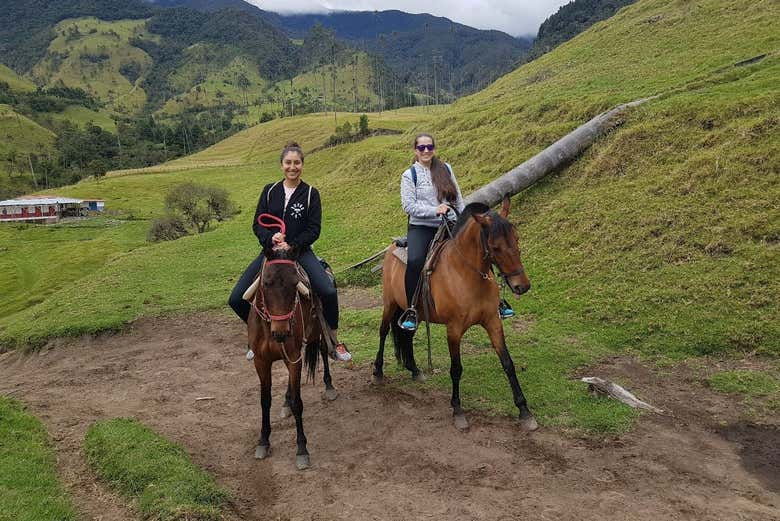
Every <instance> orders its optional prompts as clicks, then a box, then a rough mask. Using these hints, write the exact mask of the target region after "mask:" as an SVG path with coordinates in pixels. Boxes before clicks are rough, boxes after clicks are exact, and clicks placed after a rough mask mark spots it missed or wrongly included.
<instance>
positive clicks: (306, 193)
mask: <svg viewBox="0 0 780 521" xmlns="http://www.w3.org/2000/svg"><path fill="white" fill-rule="evenodd" d="M261 213H270V214H271V215H275V216H276V217H279V218H281V219H283V220H284V224H285V226H286V227H287V231H286V237H285V240H286V241H287V244H289V245H290V246H292V247H293V248H295V249H296V250H298V251H299V252H301V253H302V252H304V251H306V250H309V249H311V245H312V244H314V241H316V240H317V238H318V237H319V236H320V228H321V227H322V205H321V204H320V193H319V192H318V191H317V189H316V188H313V187H310V186H309V185H308V184H306V183H304V182H303V181H301V182H300V183H299V184H298V187H297V188H296V189H295V192H293V194H292V196H291V197H290V201H289V202H288V203H287V209H285V208H284V186H283V185H282V181H277V182H276V183H271V184H267V185H265V187H264V188H263V193H261V194H260V200H259V201H258V202H257V211H255V218H254V219H253V220H252V231H253V232H255V235H256V236H257V238H258V240H259V241H260V245H261V246H262V247H263V249H269V250H270V249H271V248H272V247H273V242H272V241H271V237H273V236H274V234H275V233H277V232H279V228H278V227H274V228H264V227H262V226H260V225H259V224H257V217H258V216H259V215H260V214H261Z"/></svg>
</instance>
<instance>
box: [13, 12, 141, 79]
mask: <svg viewBox="0 0 780 521" xmlns="http://www.w3.org/2000/svg"><path fill="white" fill-rule="evenodd" d="M153 13H154V8H153V7H151V6H150V5H149V4H147V3H146V2H142V1H141V0H57V1H55V2H52V1H49V0H5V1H3V5H2V8H0V61H2V63H4V64H6V65H8V66H9V67H11V68H12V69H14V70H16V71H17V72H27V71H28V70H29V69H30V68H32V66H33V65H34V64H35V62H37V61H38V60H40V59H41V58H42V57H43V56H44V55H45V54H46V49H47V47H48V45H49V43H50V42H51V40H52V39H53V34H52V28H53V26H54V25H56V24H57V23H58V22H60V21H62V20H65V19H66V18H78V17H83V16H95V17H97V18H100V19H101V20H108V21H111V20H123V19H139V18H147V17H149V16H151V15H152V14H153Z"/></svg>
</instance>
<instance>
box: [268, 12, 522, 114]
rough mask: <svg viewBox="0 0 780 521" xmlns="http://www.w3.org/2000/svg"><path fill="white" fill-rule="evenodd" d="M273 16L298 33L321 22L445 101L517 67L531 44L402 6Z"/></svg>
mask: <svg viewBox="0 0 780 521" xmlns="http://www.w3.org/2000/svg"><path fill="white" fill-rule="evenodd" d="M269 20H270V21H271V22H272V23H275V24H277V26H278V27H280V28H284V29H285V30H286V31H287V32H288V33H289V34H290V35H291V36H293V37H296V36H298V35H300V34H303V33H305V32H306V31H308V30H309V28H310V27H312V26H313V25H315V24H321V25H322V26H324V27H328V28H331V29H333V31H334V32H335V34H336V36H337V37H338V38H341V39H343V40H346V41H347V42H349V43H350V45H354V46H356V47H358V48H360V49H363V50H366V51H368V52H370V53H373V54H378V55H379V56H382V58H383V59H384V60H385V62H386V63H387V64H388V66H389V67H390V68H391V69H392V70H393V71H395V72H396V74H397V75H398V76H399V77H400V79H401V81H402V83H403V84H404V85H407V84H410V85H414V86H416V88H417V89H419V90H421V91H424V92H427V93H428V94H429V95H430V96H431V97H433V98H436V99H438V100H439V101H442V100H443V99H446V98H447V97H449V96H451V95H455V96H459V95H462V94H467V93H470V92H474V91H475V90H478V89H479V88H482V87H484V86H485V85H487V84H488V83H490V82H491V81H492V80H493V79H495V78H497V77H498V76H500V75H501V74H504V73H506V72H508V71H510V70H512V69H513V68H514V67H515V66H516V63H517V61H518V60H521V59H522V57H523V56H524V55H525V53H526V51H527V49H528V48H529V47H530V42H529V41H527V40H524V39H520V38H514V37H512V36H510V35H508V34H506V33H502V32H500V31H485V30H480V29H474V28H473V27H468V26H466V25H462V24H459V23H455V22H453V21H452V20H449V19H447V18H443V17H440V16H432V15H429V14H409V13H404V12H402V11H397V10H389V11H350V12H333V13H328V14H305V15H290V16H280V17H278V18H273V17H272V18H269ZM434 71H435V74H434ZM434 84H435V86H436V89H434ZM392 87H393V86H392V85H388V88H392ZM396 88H397V87H396Z"/></svg>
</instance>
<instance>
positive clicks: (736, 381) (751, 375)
mask: <svg viewBox="0 0 780 521" xmlns="http://www.w3.org/2000/svg"><path fill="white" fill-rule="evenodd" d="M709 384H710V387H711V388H713V389H715V390H716V391H720V392H722V393H740V394H744V395H747V396H766V395H770V394H773V393H778V392H780V380H778V379H777V378H776V377H774V376H772V375H770V374H767V373H762V372H758V371H747V370H745V371H723V372H722V373H717V374H714V375H713V376H711V377H710V379H709Z"/></svg>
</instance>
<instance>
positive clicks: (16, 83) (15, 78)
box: [0, 63, 35, 92]
mask: <svg viewBox="0 0 780 521" xmlns="http://www.w3.org/2000/svg"><path fill="white" fill-rule="evenodd" d="M0 82H5V83H7V84H8V85H9V86H10V87H11V89H12V90H16V91H21V92H29V91H33V90H35V85H34V84H33V83H32V82H31V81H29V80H26V79H24V78H22V77H21V76H19V75H18V74H16V72H14V71H13V70H12V69H10V68H8V67H7V66H5V65H3V64H2V63H0Z"/></svg>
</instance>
